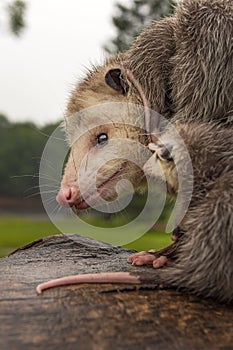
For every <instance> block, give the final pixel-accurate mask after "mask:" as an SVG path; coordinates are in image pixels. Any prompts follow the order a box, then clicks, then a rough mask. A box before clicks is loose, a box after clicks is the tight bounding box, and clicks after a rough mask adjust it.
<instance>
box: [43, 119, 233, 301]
mask: <svg viewBox="0 0 233 350" xmlns="http://www.w3.org/2000/svg"><path fill="white" fill-rule="evenodd" d="M176 129H177V131H178V132H179V134H180V135H181V137H182V138H183V140H184V141H185V144H186V146H187V149H188V151H189V152H190V155H191V159H192V164H193V171H194V190H193V195H192V200H191V203H190V206H189V210H188V212H187V214H186V215H185V217H184V219H183V221H182V223H181V225H180V227H181V229H182V231H183V234H182V236H181V237H180V238H179V240H178V242H177V243H176V249H175V251H174V252H173V253H174V256H172V254H173V253H172V254H171V261H170V260H169V259H168V263H167V265H165V266H163V265H164V261H163V259H164V258H162V260H161V258H159V260H158V259H157V258H158V257H156V255H155V256H153V252H151V253H146V254H147V255H146V258H145V256H144V255H143V254H140V253H138V254H136V255H134V256H132V257H130V258H129V260H130V261H131V262H132V263H135V262H136V261H137V260H138V262H139V263H138V265H142V264H144V263H146V264H147V263H148V262H149V263H153V261H154V266H155V267H160V266H161V265H162V266H163V268H162V269H156V270H155V271H154V280H155V281H157V282H159V283H161V285H163V286H165V287H170V288H171V287H176V288H181V289H185V290H188V291H189V292H193V293H195V294H199V295H204V296H205V297H213V298H215V299H218V300H221V301H227V302H231V301H232V300H233V138H232V132H231V130H225V129H222V128H220V127H219V126H216V125H210V124H203V123H190V124H177V125H176ZM161 140H162V141H163V142H164V144H167V143H169V142H170V143H171V137H170V132H169V130H168V131H167V132H165V133H164V135H162V136H161ZM171 146H172V151H171V155H172V160H167V159H163V157H162V156H160V157H156V156H155V155H153V156H152V158H151V159H149V161H148V162H149V165H150V166H148V163H147V164H146V165H145V169H146V171H147V172H148V168H149V172H152V176H153V162H154V164H155V163H156V162H160V164H161V166H162V168H163V169H164V172H165V178H166V181H167V182H168V184H169V185H170V188H171V189H172V192H173V193H175V192H177V190H178V188H177V183H178V181H177V172H176V168H177V166H179V165H180V167H183V166H184V168H185V164H183V162H184V161H183V156H182V153H180V150H179V147H178V148H176V145H174V144H171ZM182 176H183V177H184V179H183V180H184V181H189V173H188V172H187V173H186V172H184V173H183V174H182ZM174 186H175V188H174ZM151 256H152V261H151V260H150V261H148V259H149V258H148V257H151ZM101 276H102V277H103V279H101V278H102V277H101ZM70 278H72V279H70ZM82 282H84V283H88V282H89V283H91V282H92V283H93V282H102V283H104V282H108V283H110V282H121V283H136V284H138V283H145V282H148V281H147V280H146V276H143V275H142V274H141V273H140V270H139V271H138V273H137V274H136V275H131V274H129V273H117V274H115V273H109V274H104V275H99V274H97V275H96V276H95V275H91V276H89V277H88V276H86V277H85V276H82V275H81V276H72V277H69V278H68V279H67V278H66V277H65V278H62V279H60V280H57V281H50V282H47V283H45V284H42V285H39V286H38V288H37V291H38V293H41V291H42V290H43V289H46V288H49V287H53V286H57V285H63V284H70V283H82Z"/></svg>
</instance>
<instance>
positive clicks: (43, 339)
mask: <svg viewBox="0 0 233 350" xmlns="http://www.w3.org/2000/svg"><path fill="white" fill-rule="evenodd" d="M131 253H132V251H130V250H127V249H123V248H119V247H113V246H110V245H108V244H105V243H101V242H97V241H94V240H91V239H88V238H84V237H82V236H79V235H57V236H51V237H47V238H44V239H40V240H37V241H35V242H33V243H31V244H28V245H27V246H25V247H23V248H21V249H18V250H17V251H16V252H14V253H13V254H11V255H10V256H9V257H6V258H2V259H1V260H0V275H1V288H0V303H1V304H0V305H1V309H0V324H1V327H0V349H3V350H5V349H13V350H18V349H20V350H21V349H30V350H31V349H43V350H44V349H56V350H57V349H65V350H69V349H72V350H73V349H80V350H83V349H84V350H85V349H87V350H92V349H94V350H102V349H111V350H113V349H127V350H129V349H132V350H137V349H140V350H141V349H147V350H150V349H159V350H163V349H164V350H169V349H179V350H182V349H184V350H187V349H206V350H207V349H208V350H209V349H211V350H214V349H221V350H223V349H225V350H227V349H233V347H232V346H233V308H232V306H230V305H224V304H219V303H216V302H214V301H212V300H205V299H202V298H198V297H195V296H192V295H187V294H184V293H180V292H178V291H174V290H157V289H154V288H153V287H152V286H140V287H139V286H132V285H119V284H118V285H113V284H107V285H96V284H94V285H87V284H84V285H73V286H64V287H59V288H55V289H49V290H47V291H45V292H44V293H43V294H42V295H40V296H38V295H37V294H36V291H35V288H36V285H37V284H38V283H41V282H43V281H46V280H49V279H51V278H57V277H62V276H65V275H67V274H68V275H71V274H77V273H90V272H100V271H102V272H103V271H136V270H137V269H138V267H134V266H131V265H130V264H128V263H127V262H126V259H127V256H128V255H129V254H131ZM140 269H141V270H143V269H144V267H142V268H140ZM145 270H147V271H148V270H150V269H146V268H145ZM151 271H152V272H153V269H151Z"/></svg>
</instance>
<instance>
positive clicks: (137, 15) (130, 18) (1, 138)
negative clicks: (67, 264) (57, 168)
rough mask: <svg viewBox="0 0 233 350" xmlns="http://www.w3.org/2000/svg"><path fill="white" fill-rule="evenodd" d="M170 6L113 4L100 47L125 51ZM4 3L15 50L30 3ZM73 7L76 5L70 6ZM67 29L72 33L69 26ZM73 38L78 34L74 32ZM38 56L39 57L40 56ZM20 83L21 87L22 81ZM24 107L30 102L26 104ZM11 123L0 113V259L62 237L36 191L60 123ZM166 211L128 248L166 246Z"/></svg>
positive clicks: (100, 219)
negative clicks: (110, 30) (41, 165)
mask: <svg viewBox="0 0 233 350" xmlns="http://www.w3.org/2000/svg"><path fill="white" fill-rule="evenodd" d="M174 3H175V1H172V0H131V1H128V2H127V3H124V2H122V1H119V2H117V3H115V5H114V6H115V7H114V6H113V9H112V13H114V15H113V16H112V18H111V22H112V27H113V28H114V31H113V32H114V34H113V36H112V38H110V39H107V40H105V43H106V44H105V45H103V49H104V50H105V52H107V53H111V54H112V53H115V52H117V51H123V50H125V49H127V48H128V47H129V46H130V45H131V43H132V41H133V40H134V38H135V36H137V35H138V33H140V32H141V31H142V30H143V28H144V27H145V26H147V25H148V24H149V23H150V22H151V21H152V20H158V19H160V18H161V17H165V16H167V15H169V14H172V12H173V6H174ZM7 4H8V5H7V7H5V8H0V12H1V20H2V18H4V17H5V19H6V21H5V23H8V29H9V32H8V33H7V32H1V33H0V35H2V36H4V38H6V37H8V36H9V41H10V40H11V41H12V38H10V33H11V34H12V35H13V36H15V38H16V37H18V38H17V40H16V41H17V45H18V46H20V40H21V37H22V36H23V35H24V34H25V33H26V32H27V26H28V18H27V12H28V10H30V6H29V5H30V2H27V1H24V0H10V1H9V2H8V3H7ZM73 4H75V3H74V2H73ZM37 6H38V5H37ZM57 6H59V4H57ZM67 6H68V4H67ZM69 6H71V4H69ZM73 6H74V5H73ZM75 6H76V5H75ZM80 6H81V5H80ZM28 7H29V9H28ZM70 10H71V11H73V10H72V9H70ZM29 12H30V11H29ZM73 12H75V11H73ZM100 12H101V6H100ZM55 13H56V11H54V12H53V16H52V17H53V18H51V26H50V27H51V28H52V27H53V25H52V23H53V22H52V21H53V20H55V19H56V18H55ZM64 15H65V14H64ZM100 15H101V14H100ZM29 19H30V18H29ZM34 20H35V18H34ZM56 20H57V19H56ZM29 22H30V21H29ZM42 23H43V21H41V26H42ZM29 25H30V26H32V27H33V22H30V24H29ZM66 29H67V28H66ZM69 30H70V31H72V27H71V28H70V29H69ZM77 35H79V34H78V33H77ZM81 35H83V32H82V34H81ZM104 39H105V38H103V40H104ZM41 40H44V39H43V38H42V39H41ZM56 40H59V39H58V38H55V43H57V45H58V44H59V41H57V42H56ZM103 42H104V41H103ZM59 45H60V44H59ZM60 46H61V45H60ZM77 48H78V46H77ZM26 54H27V53H26ZM41 55H42V56H43V52H41ZM42 56H41V57H42ZM12 57H14V55H13V56H11V57H9V60H10V59H12ZM14 62H15V63H17V59H16V58H14V59H13V61H12V64H13V63H14ZM84 63H85V62H84ZM67 64H68V63H67ZM36 68H37V67H35V69H36ZM22 69H25V67H22ZM9 77H10V72H9ZM7 79H8V78H7ZM13 79H14V77H13ZM20 83H21V82H20ZM22 84H24V82H23V81H22ZM22 89H23V86H22ZM39 93H40V91H36V94H39ZM16 97H17V95H15V97H14V96H13V95H12V96H11V98H12V103H13V104H14V98H16ZM54 98H55V97H54ZM64 99H65V96H64ZM27 103H30V100H29V101H27ZM1 110H2V107H1V101H0V111H1ZM11 118H13V119H11ZM12 120H15V119H14V116H9V118H8V117H7V116H6V115H5V113H0V164H1V166H0V256H4V255H6V254H8V253H10V252H11V251H12V250H14V249H15V248H17V247H20V246H22V245H23V244H25V243H27V242H30V241H33V240H35V239H37V238H39V237H42V236H47V235H53V234H57V233H60V232H59V231H58V229H57V228H56V227H55V226H54V225H53V224H52V223H51V222H50V221H49V219H48V217H47V215H46V213H45V211H44V209H43V205H42V203H41V199H40V193H39V186H38V184H39V176H38V175H39V163H40V159H41V154H42V152H43V148H44V146H45V143H46V141H47V139H48V138H49V136H50V135H51V133H52V132H53V130H54V129H55V128H56V127H57V126H58V125H59V122H57V123H48V124H46V125H44V126H43V127H39V126H38V125H37V123H34V122H31V121H28V122H13V121H12ZM30 120H37V116H36V115H35V116H34V117H33V118H31V119H30ZM40 124H41V123H40ZM58 189H59V184H57V187H56V188H55V189H54V193H52V195H53V196H55V195H56V192H57V191H58ZM142 204H143V198H140V196H136V198H135V200H134V203H133V204H132V205H131V208H130V212H129V213H127V217H128V219H129V218H130V217H131V216H132V215H133V214H134V213H133V212H134V208H135V210H136V211H137V210H138V208H140V206H141V205H142ZM134 206H135V207H134ZM170 207H171V205H168V206H167V207H166V208H165V211H164V213H163V215H162V216H161V218H160V220H159V222H158V223H157V224H156V226H155V227H153V228H152V229H151V231H150V232H148V233H147V234H145V235H144V236H143V237H141V238H140V239H139V240H137V241H135V242H132V243H130V244H129V245H127V247H131V248H135V249H137V250H145V249H150V248H157V249H159V248H162V247H164V246H166V245H168V244H169V243H170V236H169V235H167V234H165V233H164V232H163V231H164V227H165V223H166V220H167V217H168V215H169V211H170V209H171V208H170ZM88 220H89V222H90V223H91V224H92V225H96V226H104V225H107V226H108V227H111V226H114V227H115V226H118V225H121V224H124V222H125V218H124V215H122V214H120V215H118V216H115V215H114V216H107V217H106V216H101V215H99V214H96V212H92V214H89V216H88Z"/></svg>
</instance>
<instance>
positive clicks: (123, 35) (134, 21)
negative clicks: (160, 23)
mask: <svg viewBox="0 0 233 350" xmlns="http://www.w3.org/2000/svg"><path fill="white" fill-rule="evenodd" d="M174 5H175V0H131V2H130V4H129V5H123V3H122V2H120V3H117V4H116V10H115V11H114V12H115V13H117V14H116V15H114V16H113V17H112V22H113V25H114V27H115V29H116V36H115V37H114V38H113V39H112V40H111V41H110V42H109V43H108V44H107V45H106V46H104V49H105V50H106V51H107V52H108V53H111V54H114V53H116V52H118V51H125V50H127V49H128V48H129V47H130V45H131V44H132V42H133V40H134V38H135V37H137V35H138V34H139V33H141V31H142V30H143V29H144V28H145V27H146V26H148V25H149V24H150V23H151V22H152V21H153V20H159V19H160V18H163V17H165V16H169V15H171V14H172V13H173V9H174Z"/></svg>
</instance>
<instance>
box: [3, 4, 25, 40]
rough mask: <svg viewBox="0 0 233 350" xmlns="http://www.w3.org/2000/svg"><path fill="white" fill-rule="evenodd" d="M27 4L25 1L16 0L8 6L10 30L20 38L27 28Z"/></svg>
mask: <svg viewBox="0 0 233 350" xmlns="http://www.w3.org/2000/svg"><path fill="white" fill-rule="evenodd" d="M26 7H27V6H26V3H25V1H23V0H14V1H11V2H10V3H9V4H8V7H7V11H8V23H9V27H10V30H11V32H12V33H13V34H15V35H16V36H19V35H20V34H21V33H22V31H23V29H24V28H25V11H26Z"/></svg>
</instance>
